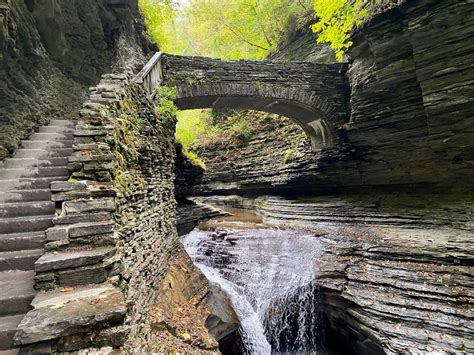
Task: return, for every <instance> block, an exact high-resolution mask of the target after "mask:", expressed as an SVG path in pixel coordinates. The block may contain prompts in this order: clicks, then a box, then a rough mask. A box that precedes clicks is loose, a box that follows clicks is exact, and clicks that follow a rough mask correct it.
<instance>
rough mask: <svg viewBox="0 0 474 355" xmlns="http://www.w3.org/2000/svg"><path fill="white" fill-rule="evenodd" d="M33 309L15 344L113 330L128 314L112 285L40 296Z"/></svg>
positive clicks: (27, 316)
mask: <svg viewBox="0 0 474 355" xmlns="http://www.w3.org/2000/svg"><path fill="white" fill-rule="evenodd" d="M32 306H33V309H32V310H31V311H29V312H28V313H27V314H26V316H25V317H24V318H23V319H22V320H21V323H20V324H19V325H18V328H17V332H16V334H15V343H16V344H22V345H25V344H31V343H36V342H41V341H46V340H51V339H56V338H60V337H63V336H67V335H72V334H76V333H81V332H82V333H83V332H84V330H86V329H87V331H88V330H91V329H100V328H104V327H107V326H109V327H110V326H114V325H116V324H120V323H121V322H122V320H123V318H124V316H125V313H126V307H125V302H124V300H123V295H122V292H121V291H120V290H119V289H118V288H116V287H114V286H112V285H109V284H99V285H91V286H86V287H75V288H74V289H72V290H71V292H61V291H60V290H54V291H49V292H41V293H38V294H37V295H36V296H35V298H34V300H33V302H32Z"/></svg>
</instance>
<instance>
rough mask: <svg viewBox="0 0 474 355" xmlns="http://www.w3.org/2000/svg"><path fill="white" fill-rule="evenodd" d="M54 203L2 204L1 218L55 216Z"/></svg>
mask: <svg viewBox="0 0 474 355" xmlns="http://www.w3.org/2000/svg"><path fill="white" fill-rule="evenodd" d="M55 211H56V209H55V204H54V202H53V201H30V202H11V203H2V204H0V218H12V217H27V216H45V215H49V214H50V215H54V212H55Z"/></svg>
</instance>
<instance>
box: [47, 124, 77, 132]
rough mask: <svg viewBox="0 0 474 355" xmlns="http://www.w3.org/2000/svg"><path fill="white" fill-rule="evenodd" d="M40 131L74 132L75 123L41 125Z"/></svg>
mask: <svg viewBox="0 0 474 355" xmlns="http://www.w3.org/2000/svg"><path fill="white" fill-rule="evenodd" d="M38 133H74V125H70V126H56V125H49V126H43V127H40V129H39V131H38Z"/></svg>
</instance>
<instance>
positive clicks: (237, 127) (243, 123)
mask: <svg viewBox="0 0 474 355" xmlns="http://www.w3.org/2000/svg"><path fill="white" fill-rule="evenodd" d="M232 130H233V131H234V133H235V135H236V136H237V138H239V139H240V140H242V141H245V142H246V141H248V140H249V139H250V138H251V137H252V131H251V129H250V125H249V123H248V121H247V117H245V116H243V115H242V116H241V117H240V119H239V121H238V122H237V123H235V124H234V125H233V126H232Z"/></svg>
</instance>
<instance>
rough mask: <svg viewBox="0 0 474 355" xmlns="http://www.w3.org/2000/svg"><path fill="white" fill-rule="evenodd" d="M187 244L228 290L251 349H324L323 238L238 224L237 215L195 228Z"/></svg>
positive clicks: (306, 351) (280, 351)
mask: <svg viewBox="0 0 474 355" xmlns="http://www.w3.org/2000/svg"><path fill="white" fill-rule="evenodd" d="M209 229H210V230H209ZM183 244H184V246H185V248H186V250H187V251H188V253H189V255H190V256H191V258H192V259H193V260H194V262H195V264H196V265H197V266H198V267H199V268H200V269H201V271H202V272H203V273H204V274H205V275H206V277H207V278H208V279H209V280H210V281H211V282H215V283H217V284H219V285H220V286H221V287H222V289H224V290H225V291H226V292H227V294H228V295H229V297H230V300H231V302H232V304H233V306H234V309H235V311H236V313H237V315H238V317H239V319H240V321H241V332H242V339H243V342H244V346H245V349H244V351H245V352H246V353H248V354H262V355H263V354H265V355H268V354H317V353H320V349H321V338H322V336H321V334H320V333H321V330H320V319H319V315H320V306H319V304H320V300H319V293H318V290H317V287H316V286H315V284H314V279H315V277H316V276H317V272H318V269H317V260H318V258H319V256H320V254H321V244H320V242H319V240H318V238H316V237H314V235H312V234H311V233H308V232H307V231H302V230H298V229H289V228H279V227H277V226H270V225H263V224H257V223H255V222H254V221H252V222H245V221H242V222H239V223H236V217H235V216H234V217H233V219H232V221H228V222H227V223H226V221H225V218H222V217H221V218H220V219H218V220H216V221H213V226H212V228H209V224H207V227H204V228H203V227H201V229H200V228H196V229H195V230H193V231H192V232H191V233H189V234H188V235H186V236H184V237H183Z"/></svg>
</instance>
